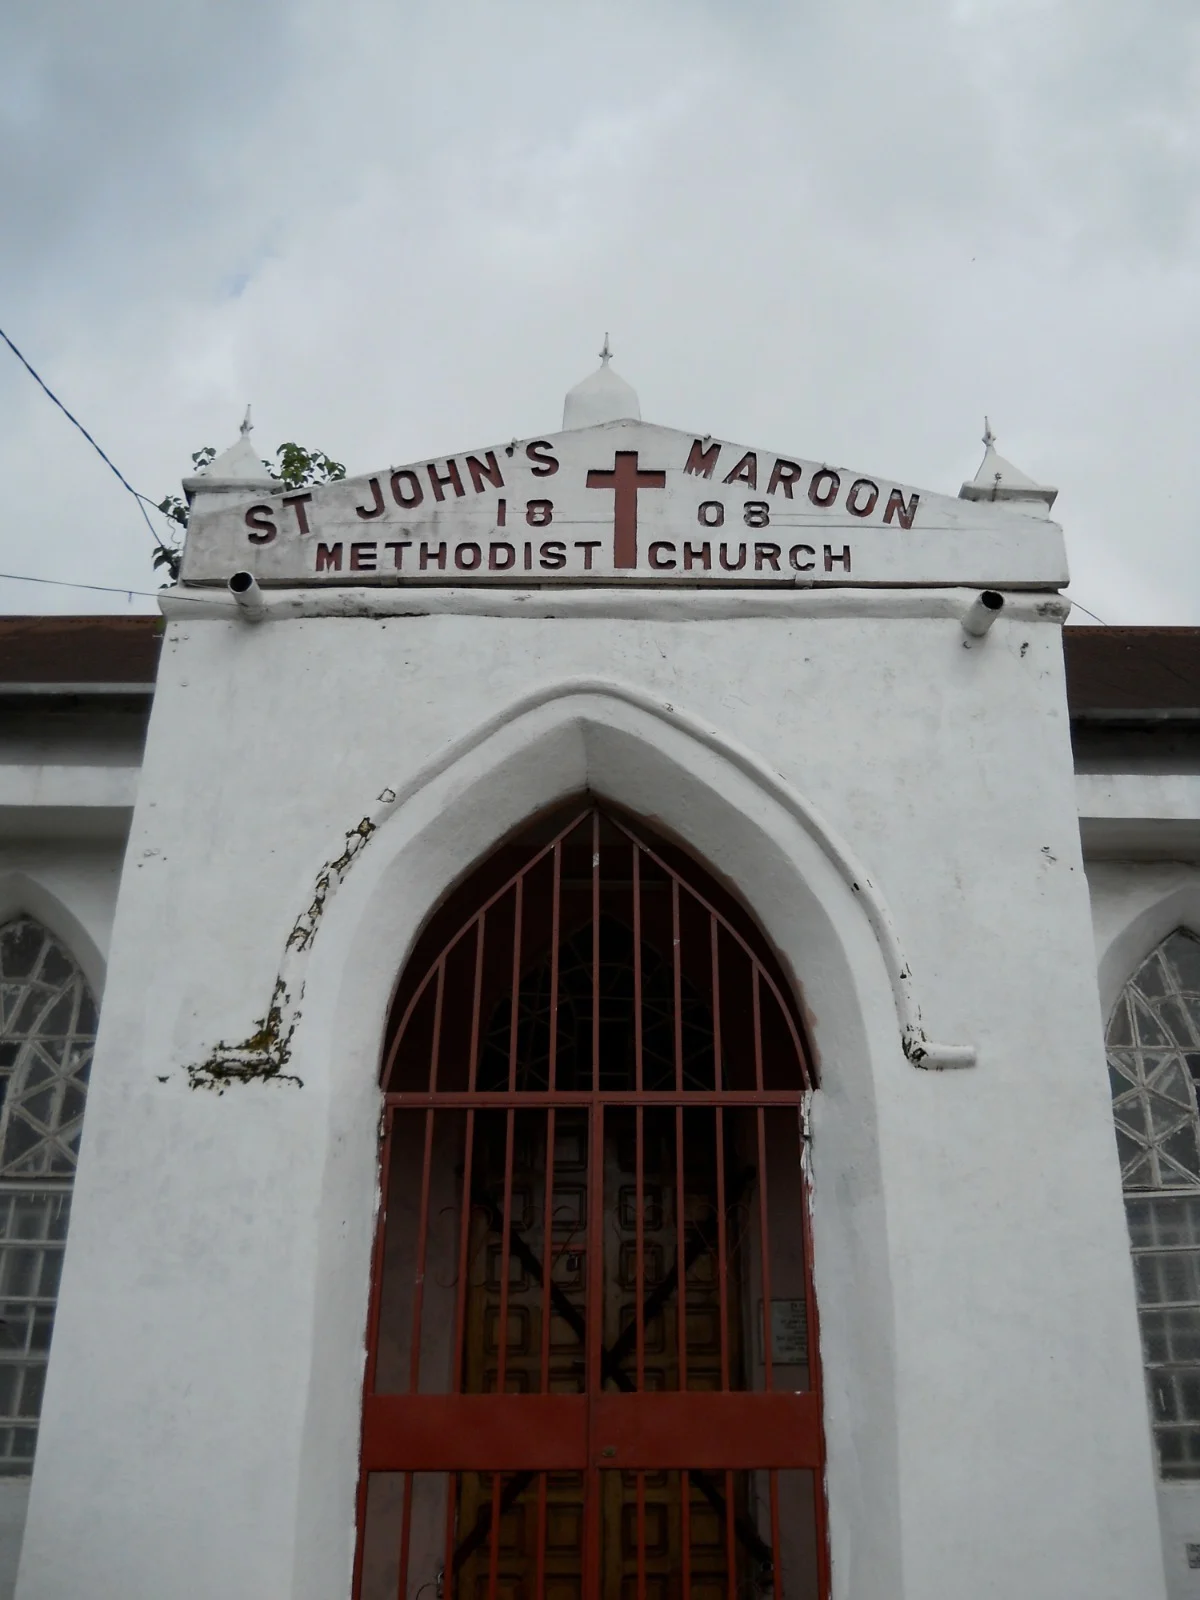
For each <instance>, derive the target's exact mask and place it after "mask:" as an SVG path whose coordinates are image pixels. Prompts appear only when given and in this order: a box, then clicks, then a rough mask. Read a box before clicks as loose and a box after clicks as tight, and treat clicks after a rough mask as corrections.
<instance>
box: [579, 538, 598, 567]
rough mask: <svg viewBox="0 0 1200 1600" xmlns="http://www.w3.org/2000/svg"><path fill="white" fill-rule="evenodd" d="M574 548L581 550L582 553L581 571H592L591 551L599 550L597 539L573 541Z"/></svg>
mask: <svg viewBox="0 0 1200 1600" xmlns="http://www.w3.org/2000/svg"><path fill="white" fill-rule="evenodd" d="M575 548H576V550H582V551H583V570H584V571H585V572H590V571H591V570H592V551H593V550H599V548H600V540H599V539H576V540H575Z"/></svg>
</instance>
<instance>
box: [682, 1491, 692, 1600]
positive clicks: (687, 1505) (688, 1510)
mask: <svg viewBox="0 0 1200 1600" xmlns="http://www.w3.org/2000/svg"><path fill="white" fill-rule="evenodd" d="M679 1505H680V1518H679V1523H680V1539H679V1542H680V1544H681V1546H682V1549H681V1551H680V1554H681V1556H682V1558H683V1560H682V1568H683V1593H684V1594H686V1595H690V1594H691V1592H692V1481H691V1478H690V1477H689V1476H688V1474H687V1472H686V1471H684V1472H681V1473H680V1474H679Z"/></svg>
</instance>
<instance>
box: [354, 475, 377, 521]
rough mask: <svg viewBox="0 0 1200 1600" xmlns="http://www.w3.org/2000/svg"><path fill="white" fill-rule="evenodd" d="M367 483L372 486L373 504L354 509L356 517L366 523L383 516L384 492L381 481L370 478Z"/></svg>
mask: <svg viewBox="0 0 1200 1600" xmlns="http://www.w3.org/2000/svg"><path fill="white" fill-rule="evenodd" d="M367 482H368V483H369V484H370V485H371V504H370V505H369V506H355V508H354V514H355V516H359V517H361V518H362V519H363V521H364V522H368V521H370V519H371V518H372V517H379V516H382V515H383V490H382V489H381V488H380V487H379V479H378V478H368V479H367Z"/></svg>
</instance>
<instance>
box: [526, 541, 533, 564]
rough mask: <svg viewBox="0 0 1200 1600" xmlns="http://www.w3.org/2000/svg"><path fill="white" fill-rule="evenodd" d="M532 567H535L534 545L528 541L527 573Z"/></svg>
mask: <svg viewBox="0 0 1200 1600" xmlns="http://www.w3.org/2000/svg"><path fill="white" fill-rule="evenodd" d="M532 566H533V545H532V544H531V543H530V542H529V540H528V539H526V541H525V571H526V572H528V571H529V569H530V568H531V567H532Z"/></svg>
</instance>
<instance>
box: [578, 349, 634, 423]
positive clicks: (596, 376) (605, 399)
mask: <svg viewBox="0 0 1200 1600" xmlns="http://www.w3.org/2000/svg"><path fill="white" fill-rule="evenodd" d="M611 360H612V351H611V349H610V348H609V344H608V334H607V333H606V334H605V335H604V348H603V349H602V350H601V352H600V365H599V366H598V367H597V368H596V370H595V372H593V373H592V374H591V375H590V376H589V377H587V378H585V379H584V380H583V382H582V383H577V384H576V385H575V387H574V388H573V389H571V390H569V391H568V393H567V398H566V400H565V402H564V404H563V428H564V429H567V428H594V427H597V426H598V425H599V424H600V423H604V422H623V421H626V420H628V419H632V420H633V421H634V422H640V421H641V419H642V408H641V406H640V405H639V404H638V397H637V393H636V391H635V390H634V389H633V388H632V387H631V386H630V385H629V384H628V383H626V382H625V379H624V378H622V377H619V376H618V375H617V374H616V373H615V372H614V371H613V369H612V367H611V366H609V362H610V361H611Z"/></svg>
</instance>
